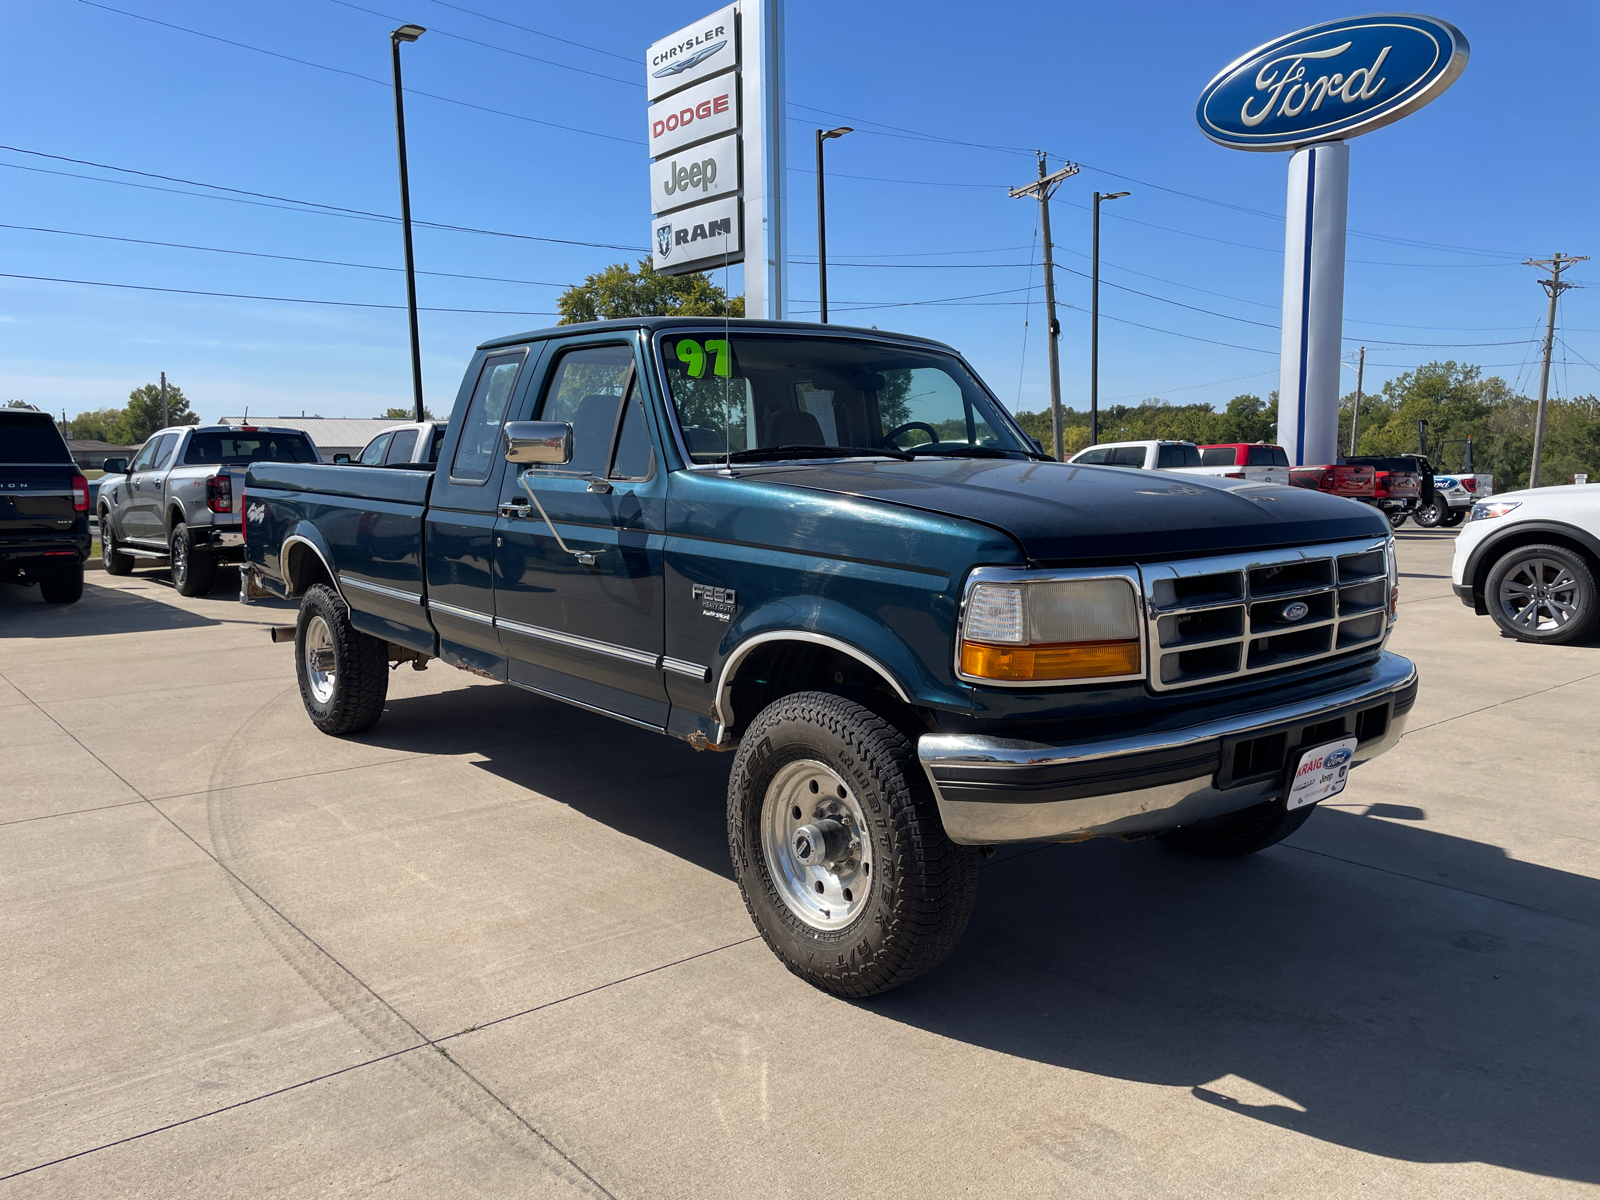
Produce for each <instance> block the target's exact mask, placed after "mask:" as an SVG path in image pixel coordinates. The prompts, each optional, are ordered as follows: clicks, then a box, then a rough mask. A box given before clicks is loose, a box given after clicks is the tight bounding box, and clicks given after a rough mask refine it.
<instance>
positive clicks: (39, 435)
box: [0, 413, 72, 464]
mask: <svg viewBox="0 0 1600 1200" xmlns="http://www.w3.org/2000/svg"><path fill="white" fill-rule="evenodd" d="M71 461H72V455H70V454H68V453H67V443H66V442H65V441H64V440H63V439H62V437H61V431H60V430H58V429H57V428H56V423H55V421H54V419H53V418H51V416H50V415H49V414H48V413H7V414H6V415H5V416H4V417H3V418H0V462H5V463H18V464H22V463H27V464H34V463H62V464H66V463H70V462H71Z"/></svg>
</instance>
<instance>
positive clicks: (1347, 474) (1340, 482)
mask: <svg viewBox="0 0 1600 1200" xmlns="http://www.w3.org/2000/svg"><path fill="white" fill-rule="evenodd" d="M1289 483H1290V484H1291V485H1292V486H1293V487H1303V488H1310V489H1311V490H1312V491H1314V492H1326V493H1328V495H1330V496H1343V497H1345V498H1346V499H1347V500H1364V501H1366V502H1367V503H1369V504H1370V503H1371V502H1372V500H1373V496H1374V494H1375V493H1376V491H1377V472H1376V471H1375V470H1373V468H1371V467H1367V466H1358V465H1355V464H1351V463H1342V462H1341V463H1329V464H1328V465H1327V466H1321V467H1290V468H1289Z"/></svg>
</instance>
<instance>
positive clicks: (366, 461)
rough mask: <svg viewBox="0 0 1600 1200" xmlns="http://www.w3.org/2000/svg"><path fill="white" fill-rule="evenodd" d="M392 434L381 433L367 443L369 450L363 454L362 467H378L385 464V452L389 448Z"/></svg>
mask: <svg viewBox="0 0 1600 1200" xmlns="http://www.w3.org/2000/svg"><path fill="white" fill-rule="evenodd" d="M393 436H394V434H392V433H380V434H379V435H378V436H377V437H375V438H373V439H372V440H371V441H370V442H368V443H367V448H366V449H365V450H363V451H362V452H361V465H362V466H364V467H376V466H378V465H379V464H380V463H382V462H383V452H384V451H385V450H387V449H388V448H389V439H390V438H392V437H393Z"/></svg>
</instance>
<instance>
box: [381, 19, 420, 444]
mask: <svg viewBox="0 0 1600 1200" xmlns="http://www.w3.org/2000/svg"><path fill="white" fill-rule="evenodd" d="M427 32H428V31H427V30H426V29H424V28H423V27H422V26H421V25H402V26H400V28H399V29H396V30H395V31H394V32H393V33H391V34H390V35H389V50H390V52H391V54H392V56H393V59H394V135H395V141H396V142H397V143H398V144H399V147H400V225H401V227H402V229H403V230H404V233H405V243H406V310H407V313H408V314H409V315H410V317H411V393H412V400H413V402H414V404H415V407H416V413H415V415H414V417H413V419H414V420H417V421H421V420H423V419H424V415H423V414H424V411H425V410H424V409H423V406H422V343H421V340H420V339H419V338H418V336H417V264H416V259H415V258H414V257H413V255H412V252H411V179H410V176H409V174H408V172H407V171H406V105H405V99H404V96H403V92H404V90H405V89H404V88H403V87H402V86H401V84H400V43H401V42H414V41H416V40H417V39H418V38H419V37H421V36H422V35H423V34H425V33H427Z"/></svg>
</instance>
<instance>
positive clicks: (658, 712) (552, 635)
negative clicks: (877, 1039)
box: [243, 317, 1417, 996]
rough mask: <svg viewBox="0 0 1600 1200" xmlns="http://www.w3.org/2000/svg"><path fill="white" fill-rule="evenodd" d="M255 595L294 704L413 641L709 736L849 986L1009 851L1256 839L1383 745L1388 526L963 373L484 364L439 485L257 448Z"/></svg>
mask: <svg viewBox="0 0 1600 1200" xmlns="http://www.w3.org/2000/svg"><path fill="white" fill-rule="evenodd" d="M245 493H246V494H245V496H244V499H243V505H244V514H245V534H246V544H247V547H248V555H249V564H250V565H249V568H248V571H249V576H248V579H247V581H246V584H247V589H248V592H249V593H250V594H255V595H260V594H262V593H269V594H274V595H278V596H284V597H301V598H302V599H301V607H300V613H299V619H298V621H297V623H296V624H295V625H294V626H284V627H280V628H278V629H275V630H274V631H273V632H274V639H275V640H279V641H289V640H292V641H293V642H294V646H295V672H296V676H297V678H298V681H299V686H300V691H301V696H302V698H303V701H304V704H305V708H306V711H307V713H308V714H309V716H310V718H311V720H312V721H313V722H314V723H315V724H316V725H317V727H318V728H320V729H322V730H324V731H326V732H328V733H333V734H347V733H353V732H357V731H360V730H363V729H366V728H368V727H370V726H371V725H372V724H373V723H374V722H375V721H377V720H378V718H379V715H380V714H381V712H382V709H383V705H384V698H385V689H386V686H387V683H386V681H387V672H388V669H389V668H390V666H391V664H393V665H398V664H399V663H401V662H406V661H410V662H412V663H413V664H414V665H426V662H427V661H428V660H431V659H434V658H439V659H442V660H443V661H444V662H446V663H448V664H451V665H453V666H456V667H460V668H464V669H466V670H469V671H472V672H474V673H476V674H479V675H486V676H489V677H491V678H494V679H500V680H504V681H506V682H508V683H510V684H512V685H515V686H517V687H521V688H526V689H528V690H529V691H532V692H536V693H538V694H540V695H542V696H548V697H554V698H557V699H559V700H563V701H567V702H570V703H572V704H575V705H578V706H581V707H583V708H587V709H591V710H593V711H595V712H599V713H605V714H609V715H611V716H614V717H617V718H619V719H621V720H624V721H628V722H631V723H633V724H635V725H642V726H644V727H646V728H649V729H653V730H659V731H661V732H663V733H666V734H669V735H671V736H675V737H678V738H683V739H685V740H687V741H688V742H690V743H691V744H692V745H694V746H696V747H699V748H716V749H721V750H734V751H736V753H735V756H734V760H733V764H732V771H731V777H730V781H729V788H728V797H727V807H728V835H729V843H730V850H731V853H732V858H733V866H734V871H735V875H736V877H737V879H738V882H739V886H740V888H741V890H742V892H743V895H744V899H745V904H746V906H747V908H748V909H749V912H750V915H751V917H752V918H753V920H754V922H755V924H756V927H757V928H758V929H759V930H760V932H761V934H762V936H763V937H764V938H765V939H766V941H767V943H768V945H769V946H770V947H771V948H772V949H773V950H774V951H775V952H776V953H777V955H778V956H779V957H780V958H781V959H782V960H783V962H784V963H785V964H786V965H787V966H788V967H789V968H790V969H791V970H792V971H794V972H795V973H796V974H798V975H800V976H801V977H803V978H804V979H806V980H808V981H810V982H811V983H813V984H815V985H817V986H819V987H821V988H824V989H826V990H829V991H831V992H834V993H836V994H839V995H847V996H865V995H871V994H873V993H876V992H881V991H884V990H886V989H888V988H891V987H894V986H896V985H898V984H901V983H904V982H905V981H907V980H909V979H912V978H915V977H916V976H918V975H919V974H921V973H922V972H924V971H926V970H928V969H929V968H930V967H932V966H933V965H935V964H936V963H938V962H939V961H940V960H942V959H943V958H944V957H945V956H946V955H947V954H948V953H949V952H950V950H951V949H952V948H953V947H954V945H955V944H956V942H957V940H958V939H959V937H960V936H961V933H962V930H963V928H964V927H965V925H966V923H967V918H968V915H969V914H970V912H971V910H972V905H973V902H974V895H975V888H976V870H975V868H976V864H977V859H978V858H979V856H980V855H981V854H982V853H983V852H985V851H990V852H992V849H991V848H992V847H994V846H996V845H998V844H1001V843H1017V842H1062V841H1067V842H1071V841H1079V840H1082V839H1086V838H1091V837H1098V836H1116V837H1122V838H1126V839H1136V838H1141V837H1145V836H1148V835H1160V836H1161V837H1163V838H1165V839H1166V840H1167V841H1168V842H1169V843H1170V844H1171V845H1173V846H1175V847H1180V848H1182V849H1185V850H1188V851H1191V852H1194V853H1197V854H1202V855H1208V856H1213V857H1233V856H1238V855H1243V854H1247V853H1250V852H1252V851H1256V850H1260V849H1263V848H1264V847H1267V846H1270V845H1272V844H1273V843H1275V842H1277V841H1279V840H1281V839H1282V838H1283V837H1285V836H1287V835H1288V834H1289V833H1291V832H1292V831H1293V830H1295V829H1296V828H1298V827H1299V826H1300V824H1301V823H1302V822H1304V821H1305V820H1306V819H1307V817H1308V816H1310V815H1311V814H1312V813H1313V812H1314V811H1315V806H1316V802H1317V801H1319V800H1322V799H1326V798H1328V797H1329V796H1332V795H1335V794H1337V792H1338V791H1339V790H1340V789H1342V788H1343V786H1344V783H1345V780H1346V779H1347V776H1348V772H1349V770H1350V768H1351V767H1353V766H1355V765H1358V764H1360V763H1363V762H1365V761H1367V760H1369V759H1371V758H1373V757H1374V756H1376V755H1378V754H1380V753H1383V752H1384V751H1386V750H1388V749H1389V748H1390V747H1392V746H1393V745H1394V744H1395V743H1396V741H1397V740H1398V738H1399V736H1400V733H1401V731H1402V730H1403V728H1404V726H1405V722H1406V716H1407V713H1408V712H1409V710H1410V709H1411V706H1412V704H1413V702H1414V700H1415V697H1416V692H1417V674H1416V671H1415V669H1414V668H1413V666H1412V664H1411V663H1410V662H1408V661H1407V660H1405V659H1404V658H1401V657H1399V656H1397V655H1394V654H1392V653H1389V652H1387V651H1386V650H1385V649H1384V643H1385V641H1386V639H1387V638H1388V636H1389V633H1390V628H1391V625H1392V623H1393V620H1394V616H1395V600H1396V595H1397V591H1396V581H1397V575H1396V567H1395V558H1394V549H1393V540H1392V537H1391V535H1390V532H1389V529H1388V526H1387V524H1386V523H1385V521H1384V519H1383V516H1382V514H1380V513H1378V512H1377V511H1376V510H1374V509H1372V508H1370V507H1368V506H1366V505H1359V504H1350V503H1348V502H1346V501H1344V500H1341V499H1337V498H1334V497H1330V496H1325V495H1319V494H1317V493H1316V492H1313V491H1307V490H1305V489H1302V488H1293V487H1285V486H1280V485H1275V484H1263V483H1254V482H1249V481H1235V480H1219V479H1211V478H1205V477H1199V476H1175V475H1171V474H1167V473H1157V472H1153V471H1126V470H1118V469H1115V468H1107V467H1094V466H1074V465H1071V464H1067V463H1057V462H1053V461H1048V460H1045V459H1044V456H1043V455H1041V454H1040V453H1039V452H1038V451H1037V449H1036V447H1035V446H1034V445H1033V444H1032V443H1031V442H1030V441H1029V440H1028V438H1027V436H1026V435H1025V434H1024V433H1023V432H1022V430H1021V429H1020V428H1019V427H1018V426H1017V424H1016V423H1015V422H1014V421H1013V420H1012V418H1011V417H1010V416H1009V415H1008V414H1007V413H1006V411H1005V409H1004V408H1003V407H1002V406H1001V404H1000V403H999V401H998V400H996V399H995V397H994V395H993V393H992V392H990V391H989V390H988V389H987V388H986V387H985V386H984V385H983V384H982V383H981V382H980V381H979V379H978V377H977V375H976V374H975V373H974V372H973V371H972V369H971V368H970V367H969V366H968V365H967V363H966V362H965V361H964V360H963V359H962V358H961V357H960V355H958V354H957V353H956V352H955V351H953V350H951V349H950V348H949V347H947V346H944V345H941V344H939V343H937V342H932V341H928V340H925V339H922V338H916V337H907V336H899V335H893V334H887V333H879V332H876V331H866V330H848V329H841V328H839V327H837V326H827V325H804V324H792V323H784V322H766V321H757V320H746V321H738V322H732V323H723V322H717V321H715V320H708V319H697V318H663V317H656V318H640V319H635V320H620V321H609V322H601V323H596V324H587V325H573V326H568V327H562V328H556V329H548V330H544V331H541V332H535V333H527V334H521V335H518V336H515V337H506V338H501V339H498V340H495V341H490V342H486V343H485V344H484V345H483V346H482V347H480V349H479V351H478V353H477V355H476V356H475V357H474V359H473V360H472V363H471V365H470V367H469V368H468V370H467V374H466V378H465V380H464V381H463V383H462V385H461V390H460V393H459V395H458V396H457V399H456V404H455V411H454V413H453V415H452V416H451V418H450V424H449V432H448V434H447V435H446V437H445V441H444V444H443V446H442V448H441V453H440V455H439V461H438V465H437V468H436V469H435V470H434V471H432V472H424V471H418V470H416V469H414V468H413V469H387V468H381V467H380V468H376V469H375V468H371V467H353V466H352V467H344V466H301V465H294V464H289V463H260V462H258V463H256V464H254V465H253V466H252V467H251V468H250V471H249V475H248V477H247V481H246V488H245Z"/></svg>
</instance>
